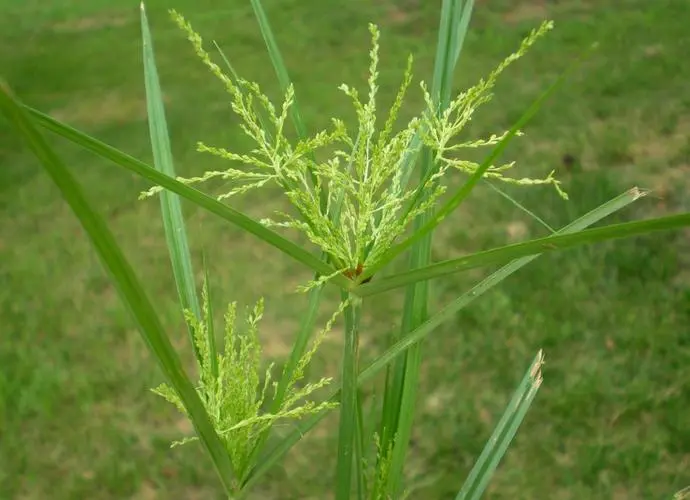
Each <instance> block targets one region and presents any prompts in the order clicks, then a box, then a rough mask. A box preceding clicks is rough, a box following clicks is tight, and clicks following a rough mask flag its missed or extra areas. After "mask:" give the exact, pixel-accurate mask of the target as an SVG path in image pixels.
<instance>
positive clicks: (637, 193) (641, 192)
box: [628, 186, 649, 201]
mask: <svg viewBox="0 0 690 500" xmlns="http://www.w3.org/2000/svg"><path fill="white" fill-rule="evenodd" d="M628 192H629V193H630V195H631V196H632V197H633V201H636V200H639V199H640V198H642V197H644V196H647V195H648V194H649V190H648V189H640V188H638V187H637V186H635V187H633V188H632V189H631V190H630V191H628Z"/></svg>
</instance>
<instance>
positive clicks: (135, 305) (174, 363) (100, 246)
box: [0, 82, 233, 494]
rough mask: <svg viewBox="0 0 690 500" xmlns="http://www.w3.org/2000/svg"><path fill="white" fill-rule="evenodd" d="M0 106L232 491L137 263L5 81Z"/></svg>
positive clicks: (223, 459)
mask: <svg viewBox="0 0 690 500" xmlns="http://www.w3.org/2000/svg"><path fill="white" fill-rule="evenodd" d="M0 110H2V112H3V113H4V114H5V116H6V117H7V118H8V119H9V121H10V122H11V123H12V124H13V125H14V127H15V128H16V130H17V132H18V133H19V134H20V135H21V137H22V138H23V139H24V140H25V141H26V143H27V145H28V146H29V148H30V149H31V150H32V152H33V153H34V154H35V155H36V157H37V158H38V159H39V161H40V163H41V165H42V166H43V168H44V169H45V171H46V173H47V174H48V175H49V176H50V177H51V179H52V180H53V182H54V183H55V185H56V186H57V187H58V189H59V190H60V192H61V193H62V196H63V198H64V199H65V201H66V202H67V203H68V204H69V206H70V208H71V209H72V211H73V212H74V214H75V215H76V216H77V218H78V219H79V222H80V223H81V225H82V227H83V228H84V231H85V232H86V234H87V235H88V236H89V239H90V240H91V242H92V244H93V245H94V247H95V249H96V252H97V253H98V256H99V257H100V259H101V261H102V263H103V265H104V267H105V268H106V270H107V271H108V273H109V274H110V276H111V279H112V281H113V284H114V285H115V287H116V289H117V291H118V293H119V295H120V298H121V299H122V301H123V302H124V304H125V306H126V307H127V309H128V310H129V312H130V314H131V315H132V317H133V319H134V320H135V321H136V323H137V325H138V326H139V332H140V333H141V336H142V338H143V340H144V342H145V343H146V345H147V346H148V348H149V350H150V351H151V353H152V354H153V356H154V358H155V359H156V361H157V363H158V365H159V367H160V368H161V370H162V371H163V373H164V374H165V377H166V378H167V380H168V381H169V383H170V384H171V386H172V387H173V388H174V389H175V391H176V392H177V394H178V395H179V397H180V399H181V400H182V403H183V404H184V406H185V408H186V410H187V412H188V414H189V417H190V419H191V421H192V423H193V424H194V427H195V429H196V432H197V434H198V436H199V439H200V440H201V443H202V445H203V446H204V448H205V449H206V450H207V452H208V454H209V456H210V457H211V460H212V461H213V465H214V466H215V468H216V471H217V472H218V475H219V477H220V479H221V482H222V484H223V487H224V488H225V491H226V492H227V493H228V494H230V492H231V491H232V477H233V469H232V464H231V463H230V458H229V456H228V454H227V452H226V450H225V447H224V446H223V443H222V442H221V440H220V438H219V437H218V435H217V434H216V432H215V430H214V429H213V425H212V424H211V421H210V420H209V417H208V414H207V413H206V410H205V408H204V406H203V404H202V402H201V400H200V399H199V396H198V395H197V393H196V390H195V388H194V386H193V385H192V383H191V381H190V380H189V378H188V377H187V374H186V373H185V371H184V368H183V367H182V363H181V362H180V359H179V357H178V356H177V353H176V352H175V350H174V348H173V346H172V344H171V343H170V340H169V339H168V337H167V335H166V333H165V330H164V329H163V325H162V324H161V322H160V319H159V318H158V316H157V315H156V313H155V311H154V309H153V306H152V305H151V302H150V301H149V299H148V297H147V296H146V293H145V292H144V290H143V288H142V286H141V284H140V283H139V280H138V279H137V277H136V275H135V273H134V271H133V269H132V267H131V266H130V264H129V262H127V260H126V259H125V256H124V254H123V253H122V251H121V250H120V247H119V246H118V244H117V241H116V240H115V237H114V236H113V234H112V233H111V232H110V230H109V229H108V227H107V225H106V223H105V221H104V220H103V219H102V217H101V216H100V215H99V214H98V213H97V212H96V211H94V210H93V209H92V208H91V206H90V205H89V203H88V201H87V200H86V198H85V196H84V194H83V192H82V189H81V187H80V186H79V185H78V184H77V182H76V180H75V179H74V177H73V176H72V174H71V172H70V171H69V170H68V169H67V167H66V166H65V165H64V164H63V163H62V161H61V160H60V158H58V156H57V155H56V154H55V152H54V151H53V150H52V148H50V147H49V146H48V143H47V142H46V141H45V139H44V138H43V137H42V136H41V134H40V133H39V132H38V130H37V129H36V127H35V126H34V124H33V123H32V121H31V118H30V117H29V116H27V113H26V112H25V110H24V108H23V107H22V106H21V105H20V104H19V103H18V102H16V101H15V99H14V98H13V97H12V95H11V93H10V91H9V89H8V88H7V87H6V86H5V85H3V84H2V83H1V82H0Z"/></svg>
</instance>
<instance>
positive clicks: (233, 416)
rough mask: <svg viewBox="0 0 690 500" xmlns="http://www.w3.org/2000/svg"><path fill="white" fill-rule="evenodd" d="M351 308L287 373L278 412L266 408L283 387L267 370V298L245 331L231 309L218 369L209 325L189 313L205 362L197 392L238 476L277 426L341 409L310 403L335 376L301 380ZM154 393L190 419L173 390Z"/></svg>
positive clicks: (252, 314)
mask: <svg viewBox="0 0 690 500" xmlns="http://www.w3.org/2000/svg"><path fill="white" fill-rule="evenodd" d="M345 305H346V304H341V306H340V308H339V309H338V310H337V311H336V312H335V313H334V314H333V316H332V317H331V319H330V320H329V321H328V323H327V324H326V326H325V327H324V329H323V330H321V331H320V332H319V333H318V334H317V335H316V337H315V339H314V340H313V343H312V345H311V348H310V349H309V350H308V351H307V352H306V353H305V354H304V355H303V356H302V358H301V359H300V360H299V362H298V363H297V366H296V367H295V369H294V370H293V371H292V373H290V374H287V373H283V376H284V377H285V376H287V377H289V380H288V382H287V390H286V393H285V397H284V398H283V400H282V404H281V405H280V408H279V409H278V411H276V412H275V413H267V412H265V411H264V410H263V407H264V404H265V402H266V397H267V394H268V392H269V389H273V393H274V394H273V396H274V397H275V390H276V387H277V384H276V383H275V382H273V381H272V376H271V372H272V368H273V365H272V364H271V365H270V366H269V367H268V368H266V370H262V354H261V353H262V350H261V345H260V343H259V339H258V327H259V321H260V320H261V317H262V315H263V310H264V309H263V307H264V306H263V300H260V301H259V302H258V303H257V304H256V306H255V307H254V309H253V310H252V311H251V312H250V313H249V314H248V316H247V318H246V321H245V325H244V328H242V329H240V328H238V327H237V326H236V324H235V323H236V305H235V304H234V303H232V304H230V305H229V307H228V309H227V312H226V314H225V332H224V333H225V335H224V351H223V352H222V353H218V354H217V355H216V359H215V367H216V368H215V369H214V360H213V357H212V352H211V346H210V344H209V331H208V325H207V324H206V322H205V321H201V320H199V319H198V318H196V317H195V316H194V314H192V313H191V311H186V312H185V318H186V320H187V322H188V324H189V325H190V326H191V328H192V331H193V332H194V343H195V345H196V348H197V350H198V352H199V358H200V366H199V367H198V369H199V382H198V386H197V393H198V394H199V397H200V399H201V401H202V402H203V404H204V406H205V408H206V411H207V412H208V415H209V417H210V419H211V423H212V424H213V427H214V429H215V430H216V432H217V433H218V435H219V436H220V438H221V440H222V442H223V444H224V445H225V448H226V450H227V452H228V455H229V457H230V460H231V462H232V465H233V468H234V470H235V471H236V473H237V477H240V478H241V477H244V474H245V473H246V472H247V471H248V470H249V467H251V465H252V463H251V458H252V452H253V450H254V447H255V445H256V444H257V442H258V441H259V440H260V439H261V437H262V435H263V433H264V432H265V431H267V430H268V429H269V427H270V426H271V425H272V424H273V423H274V422H277V421H286V420H291V419H293V420H294V419H300V418H302V417H304V416H307V415H310V414H314V413H318V412H321V411H322V410H325V409H327V408H332V407H334V406H336V404H335V403H331V402H323V403H315V402H313V401H310V400H308V399H306V398H308V397H309V395H310V394H312V393H313V392H314V391H316V390H317V389H320V388H322V387H324V386H326V385H328V384H329V383H330V382H331V379H330V378H321V379H320V380H318V381H316V382H311V383H306V384H303V385H301V386H298V382H300V381H301V380H302V379H303V378H304V371H305V369H306V367H307V365H308V364H309V363H310V361H311V359H312V358H313V356H314V353H315V352H316V350H317V349H318V347H319V346H320V344H321V343H322V342H323V340H324V338H325V336H326V334H327V333H328V331H329V330H330V329H331V328H332V326H333V322H334V321H335V319H336V317H337V316H338V315H339V314H340V313H342V310H343V308H344V307H345ZM208 307H209V306H208V294H207V292H206V289H204V293H203V313H204V317H208ZM262 375H263V382H262V380H261V379H262ZM153 392H155V393H156V394H158V395H160V396H162V397H163V398H165V399H166V400H168V401H169V402H171V403H172V404H174V405H175V406H176V407H177V408H178V409H179V410H180V411H181V412H182V413H184V414H185V415H186V411H185V409H184V406H183V405H182V402H181V400H180V398H179V397H178V395H177V393H176V392H175V391H174V390H173V389H172V388H171V387H170V386H168V385H167V384H162V385H160V386H159V387H157V388H156V389H153ZM196 439H197V438H196V437H189V438H185V439H182V440H180V441H176V442H174V443H173V446H176V445H180V444H184V443H187V442H190V441H194V440H196Z"/></svg>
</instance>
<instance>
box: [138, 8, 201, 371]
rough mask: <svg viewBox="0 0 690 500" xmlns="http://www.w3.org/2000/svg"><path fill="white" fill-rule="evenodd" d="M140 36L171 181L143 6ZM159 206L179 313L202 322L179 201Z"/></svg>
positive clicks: (164, 198)
mask: <svg viewBox="0 0 690 500" xmlns="http://www.w3.org/2000/svg"><path fill="white" fill-rule="evenodd" d="M141 33H142V38H143V52H144V82H145V85H146V109H147V111H148V118H149V131H150V135H151V147H152V149H153V164H154V167H155V168H156V169H157V170H158V171H160V172H162V173H164V174H165V175H168V176H170V177H175V166H174V163H173V156H172V151H171V149H170V138H169V135H168V125H167V122H166V119H165V107H164V105H163V96H162V92H161V88H160V81H159V79H158V70H157V69H156V60H155V56H154V51H153V40H152V39H151V31H150V29H149V23H148V19H147V17H146V9H145V8H144V4H143V3H142V5H141ZM160 202H161V214H162V216H163V229H164V230H165V240H166V242H167V246H168V252H169V253H170V262H171V264H172V270H173V275H174V277H175V285H176V286H177V293H178V295H179V297H180V306H181V308H182V310H190V311H192V312H193V313H194V315H195V316H196V317H197V319H199V320H200V321H201V320H202V319H203V318H202V317H201V309H200V307H199V298H198V297H197V293H196V285H195V283H194V271H193V270H192V258H191V256H190V254H189V244H188V242H187V230H186V228H185V223H184V217H183V215H182V207H181V206H180V199H179V197H178V196H177V195H176V194H173V193H170V192H168V191H163V192H162V193H161V195H160ZM187 330H188V332H189V339H190V342H191V344H192V349H193V350H194V354H195V356H196V358H197V360H198V361H199V363H201V357H200V355H199V350H198V349H197V346H196V343H195V342H194V332H193V330H192V328H191V327H189V326H188V328H187Z"/></svg>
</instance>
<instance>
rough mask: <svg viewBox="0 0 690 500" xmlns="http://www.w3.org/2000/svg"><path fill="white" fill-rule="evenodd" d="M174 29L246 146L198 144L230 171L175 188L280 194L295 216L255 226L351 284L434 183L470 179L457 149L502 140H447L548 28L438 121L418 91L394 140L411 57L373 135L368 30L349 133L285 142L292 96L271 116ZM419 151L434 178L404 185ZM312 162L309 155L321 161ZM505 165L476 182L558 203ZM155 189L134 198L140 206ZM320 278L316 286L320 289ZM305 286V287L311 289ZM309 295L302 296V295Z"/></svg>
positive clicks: (435, 191)
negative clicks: (307, 245)
mask: <svg viewBox="0 0 690 500" xmlns="http://www.w3.org/2000/svg"><path fill="white" fill-rule="evenodd" d="M172 16H173V19H174V20H175V22H176V23H177V24H178V25H179V26H180V27H181V28H182V29H183V30H184V31H185V32H186V34H187V37H188V39H189V41H190V42H191V43H192V45H193V47H194V50H195V52H196V53H197V55H198V56H199V57H200V58H201V60H202V61H203V63H204V64H205V65H206V66H207V67H208V68H209V69H210V70H211V72H212V73H213V74H214V75H215V76H216V77H217V78H218V79H220V80H221V81H222V82H223V84H224V85H225V88H226V90H227V92H228V93H229V94H230V96H231V106H232V109H233V111H234V112H235V113H236V114H237V116H238V117H239V118H240V119H241V122H242V123H241V124H240V128H241V129H242V131H243V132H244V133H245V134H246V135H247V136H248V137H249V138H250V139H251V140H252V142H253V143H254V144H255V148H254V149H253V150H252V151H250V152H248V153H243V154H241V153H235V152H231V151H228V150H227V149H224V148H222V147H217V146H210V145H207V144H205V143H203V142H200V143H198V147H197V149H198V150H199V151H201V152H205V153H210V154H213V155H216V156H219V157H221V158H224V159H227V160H229V161H231V162H232V163H233V164H239V165H242V168H236V167H234V166H232V167H228V168H227V169H225V170H220V171H208V172H205V173H204V174H203V175H201V176H199V177H191V178H179V180H180V181H181V182H185V183H199V182H203V181H207V180H209V179H214V178H220V179H223V180H226V181H230V182H231V184H232V186H233V187H232V188H231V189H230V190H228V191H227V192H225V193H223V194H221V195H220V196H219V197H218V198H219V199H225V198H228V197H231V196H234V195H238V194H241V193H245V192H247V191H250V190H252V189H257V188H260V187H262V186H265V185H267V184H268V183H275V184H277V185H278V186H280V187H281V188H282V190H283V191H284V193H285V195H286V196H287V198H288V200H289V201H290V203H291V204H292V206H293V207H294V208H295V210H296V214H287V213H278V214H276V215H277V216H278V218H277V219H270V218H266V219H263V220H262V223H264V224H265V225H267V226H277V227H286V228H292V229H296V230H298V231H301V232H303V233H304V234H305V235H306V236H307V237H308V238H309V240H310V241H311V242H313V243H314V244H316V245H317V246H318V247H319V248H321V249H322V250H323V251H324V252H326V253H327V254H328V256H329V258H330V260H331V262H332V263H333V264H334V266H335V268H336V269H337V273H342V274H344V275H345V276H347V277H350V278H351V279H356V278H357V277H358V276H359V275H360V274H361V273H362V269H366V268H368V267H369V266H373V265H374V264H376V263H377V262H380V261H381V259H382V258H383V257H384V254H385V253H386V251H387V250H388V249H389V248H390V247H391V246H392V245H393V244H394V243H395V242H396V240H397V239H398V238H399V237H400V236H401V235H402V234H403V233H404V232H405V231H406V230H407V228H408V227H409V226H410V223H411V222H412V221H413V219H414V218H415V217H417V216H418V215H420V214H424V213H427V212H430V211H432V210H433V208H434V206H435V204H436V202H437V201H438V199H439V197H440V196H441V195H442V194H443V193H444V192H445V190H446V186H445V185H444V184H443V182H442V180H443V178H444V177H446V175H447V174H448V172H449V171H451V170H459V171H461V172H464V173H466V174H472V173H474V172H475V171H476V169H477V168H478V167H479V165H478V164H477V163H474V162H472V161H468V160H466V159H463V158H462V157H461V156H460V154H459V153H461V152H462V150H463V149H470V148H479V147H485V146H492V145H496V144H497V143H498V142H499V141H500V140H501V139H502V138H503V137H504V136H505V134H497V135H492V136H491V137H489V138H487V139H480V140H474V141H466V142H457V137H458V135H459V134H460V132H461V131H462V130H463V129H464V128H465V126H466V125H467V124H468V123H469V122H470V121H471V120H472V117H473V115H474V113H475V112H476V110H477V109H478V108H479V107H480V106H481V105H482V104H484V103H486V102H488V101H489V100H490V99H491V97H492V90H493V87H494V85H495V83H496V81H497V78H498V76H499V75H500V74H501V73H502V72H503V71H504V70H505V69H506V68H507V67H508V66H509V65H510V64H511V63H512V62H514V61H515V60H517V59H519V58H520V57H521V56H522V55H524V54H525V53H526V52H527V50H528V49H529V48H530V47H531V46H532V45H533V44H534V43H535V42H536V40H537V39H538V38H540V37H541V36H542V35H544V34H545V33H546V32H547V31H548V30H550V29H551V28H552V26H553V25H552V23H551V22H545V23H543V24H542V25H541V26H540V27H539V28H537V29H535V30H533V31H532V32H531V33H530V34H529V35H528V36H527V37H526V38H525V39H524V40H523V42H522V44H521V45H520V47H519V48H518V50H517V51H516V52H515V53H513V54H511V55H510V56H508V57H507V58H506V59H505V60H504V61H503V62H502V63H501V64H500V65H499V66H498V67H497V68H496V69H495V70H494V71H492V72H491V73H490V74H489V76H488V77H487V78H486V79H481V80H480V81H479V83H477V84H476V85H475V86H473V87H471V88H469V89H467V90H466V91H464V92H461V93H460V94H458V95H457V96H456V97H455V98H454V99H453V100H452V101H451V103H450V105H449V106H448V108H447V109H445V110H444V111H443V112H438V105H437V103H436V99H435V98H434V97H433V96H432V95H431V94H430V92H429V91H428V89H427V87H426V85H425V84H424V82H421V90H422V93H423V96H424V102H425V104H426V106H425V109H424V110H423V111H422V112H421V113H420V114H419V115H418V116H416V117H414V118H412V119H411V120H410V121H409V122H408V123H407V125H406V126H404V127H403V128H402V129H400V130H397V131H395V125H396V122H397V118H398V115H399V112H400V109H401V107H402V105H403V103H404V100H405V96H406V94H407V91H408V89H409V86H410V84H411V82H412V57H411V56H410V57H409V58H408V61H407V66H406V69H405V72H404V75H403V81H402V84H401V86H400V88H399V90H398V92H397V95H396V97H395V99H394V101H393V103H392V105H391V107H390V109H389V111H388V114H387V118H386V120H385V122H384V123H383V125H382V126H379V124H378V122H377V106H378V104H377V94H378V90H379V87H378V83H377V82H378V65H379V36H380V34H379V30H378V28H377V27H376V26H375V25H373V24H371V25H369V31H370V33H371V40H372V47H371V50H370V52H369V56H370V64H369V77H368V81H367V83H368V94H367V97H366V99H362V98H361V97H360V95H359V92H358V91H357V90H356V89H355V88H353V87H350V86H348V85H346V84H342V85H341V86H340V87H339V88H340V90H341V91H342V92H344V93H345V94H346V95H347V96H348V97H349V98H350V100H351V101H352V105H353V106H354V109H355V112H356V116H357V127H356V129H355V130H349V129H348V127H347V126H346V124H345V122H344V121H343V120H341V119H338V118H333V119H332V126H331V128H330V129H329V130H322V131H320V132H318V133H317V134H316V135H314V136H312V137H308V138H304V139H302V140H299V141H296V142H295V141H293V142H291V141H290V140H288V138H287V137H286V134H285V129H286V121H287V120H288V117H289V114H290V108H291V106H292V105H293V103H294V97H295V94H294V89H293V87H292V85H290V86H289V87H288V88H287V91H286V92H285V96H284V100H283V103H282V105H281V106H280V108H276V106H274V104H273V103H272V102H271V101H270V99H269V98H268V97H266V95H265V94H264V93H263V92H262V91H261V89H260V87H259V85H258V84H256V83H253V82H250V81H247V80H244V79H242V78H239V77H236V76H235V75H234V71H232V73H233V77H232V78H231V77H230V76H228V75H227V74H226V73H225V72H224V71H223V70H222V69H221V68H220V67H219V66H218V65H217V64H216V63H214V62H213V61H212V60H211V57H210V55H209V54H208V52H206V50H205V49H204V47H203V41H202V39H201V37H200V36H199V35H198V34H197V33H196V32H195V31H194V30H193V29H192V27H191V25H190V24H189V23H188V22H187V21H186V20H185V19H184V18H183V17H182V16H181V15H179V14H178V13H176V12H173V13H172ZM423 146H426V147H428V148H429V149H430V150H431V151H432V153H433V154H434V159H435V168H434V169H433V171H431V172H429V173H428V175H426V176H425V178H424V179H423V180H422V181H419V182H412V181H411V178H412V176H411V172H412V170H413V167H414V161H411V159H413V158H414V157H415V155H416V153H417V152H418V151H419V150H420V149H421V148H422V147H423ZM325 150H327V153H326V154H324V155H321V156H324V157H325V159H317V156H316V154H315V153H316V152H317V151H325ZM513 166H514V163H513V162H510V163H507V164H504V165H495V166H491V167H490V168H489V169H488V170H487V171H486V172H485V173H484V177H486V178H489V179H495V180H499V181H503V182H506V183H511V184H518V185H538V184H549V185H552V186H553V187H555V189H556V190H557V191H558V193H559V194H560V195H561V196H562V197H564V198H566V197H567V195H566V194H565V192H563V190H562V189H561V187H560V181H558V180H556V179H555V177H554V175H553V172H551V173H550V174H549V175H548V176H547V177H546V178H543V179H531V178H521V179H516V178H512V177H507V176H506V175H505V173H506V171H507V170H509V169H511V168H512V167H513ZM160 190H161V188H160V187H154V188H152V189H150V190H149V191H147V192H145V193H143V194H142V196H150V195H152V194H154V193H156V192H158V191H160ZM329 278H330V277H329V276H325V277H322V278H321V279H320V280H319V281H320V282H323V281H325V280H327V279H329ZM313 284H314V283H311V284H310V286H313ZM306 288H309V287H306Z"/></svg>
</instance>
